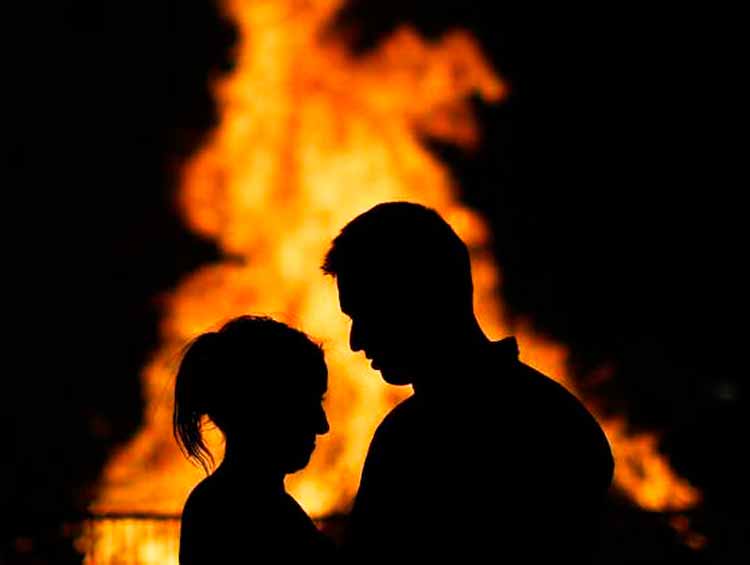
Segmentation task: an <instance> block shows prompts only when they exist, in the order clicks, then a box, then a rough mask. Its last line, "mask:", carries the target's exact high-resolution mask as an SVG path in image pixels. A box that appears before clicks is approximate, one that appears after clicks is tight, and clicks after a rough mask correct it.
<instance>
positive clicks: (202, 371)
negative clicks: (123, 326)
mask: <svg viewBox="0 0 750 565" xmlns="http://www.w3.org/2000/svg"><path fill="white" fill-rule="evenodd" d="M327 381H328V372H327V369H326V365H325V360H324V357H323V351H322V349H321V348H320V346H318V345H316V344H315V343H313V342H312V341H311V340H310V338H309V337H307V336H306V335H305V334H304V333H302V332H300V331H298V330H295V329H293V328H290V327H289V326H287V325H285V324H282V323H281V322H277V321H274V320H272V319H270V318H265V317H256V316H241V317H239V318H235V319H233V320H231V321H230V322H228V323H226V324H225V325H224V326H223V327H222V328H221V329H220V330H219V331H217V332H209V333H205V334H202V335H200V336H199V337H198V338H196V339H195V340H194V341H193V342H192V343H190V345H189V346H188V347H187V350H186V351H185V354H184V356H183V358H182V361H181V363H180V367H179V370H178V372H177V381H176V383H175V405H174V415H173V429H174V434H175V437H176V439H177V442H178V444H179V445H180V447H181V448H182V449H183V451H184V453H185V454H186V455H187V456H188V457H189V458H191V459H193V460H195V461H197V462H199V463H200V464H201V465H202V466H203V467H204V468H208V465H209V463H210V462H212V461H213V459H212V457H211V454H210V452H209V451H208V448H207V447H206V444H205V443H204V441H203V438H202V436H201V422H202V420H203V417H204V416H208V417H209V418H210V419H211V420H212V421H213V422H214V423H215V424H216V426H218V427H219V429H221V431H222V432H223V433H224V436H225V437H226V441H227V446H228V448H229V447H230V446H231V449H233V450H243V451H244V452H245V455H247V456H248V458H250V457H256V458H257V463H258V465H259V466H264V465H265V466H271V467H273V468H274V469H276V470H279V471H282V472H283V473H291V472H294V471H297V470H299V469H301V468H303V467H304V466H305V465H306V464H307V462H308V461H309V459H310V455H311V454H312V451H313V449H314V447H315V436H316V435H317V434H323V433H326V432H327V431H328V422H327V421H326V416H325V412H324V411H323V407H322V397H323V395H324V394H325V392H326V389H327Z"/></svg>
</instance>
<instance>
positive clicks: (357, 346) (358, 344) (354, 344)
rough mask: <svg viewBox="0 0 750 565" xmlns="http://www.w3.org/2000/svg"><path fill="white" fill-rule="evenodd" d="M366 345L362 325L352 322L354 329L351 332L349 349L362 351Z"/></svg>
mask: <svg viewBox="0 0 750 565" xmlns="http://www.w3.org/2000/svg"><path fill="white" fill-rule="evenodd" d="M363 347H364V344H363V343H362V330H361V329H360V324H358V323H357V322H352V327H351V329H350V330H349V348H350V349H351V350H352V351H362V348H363Z"/></svg>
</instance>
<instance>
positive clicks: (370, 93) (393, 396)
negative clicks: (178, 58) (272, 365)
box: [84, 0, 699, 563]
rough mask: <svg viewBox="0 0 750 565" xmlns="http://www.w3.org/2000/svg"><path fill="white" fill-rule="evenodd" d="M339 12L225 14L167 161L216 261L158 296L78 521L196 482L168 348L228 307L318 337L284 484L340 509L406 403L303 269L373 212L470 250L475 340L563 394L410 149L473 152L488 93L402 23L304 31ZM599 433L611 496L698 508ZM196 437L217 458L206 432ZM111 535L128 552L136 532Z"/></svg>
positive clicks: (311, 509)
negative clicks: (215, 70)
mask: <svg viewBox="0 0 750 565" xmlns="http://www.w3.org/2000/svg"><path fill="white" fill-rule="evenodd" d="M340 4H341V1H340V0H315V1H308V2H299V1H294V0H288V1H281V0H279V1H274V2H265V1H256V2H252V1H242V0H229V1H227V2H225V7H226V10H227V11H228V13H229V15H230V16H231V17H232V19H233V20H234V21H235V22H236V25H237V28H238V43H237V46H236V53H235V58H236V66H235V69H234V70H233V72H232V73H231V74H230V75H229V76H227V77H225V78H222V79H221V80H220V81H219V82H218V83H217V84H216V85H215V95H216V101H217V104H218V108H219V115H220V122H219V125H218V127H217V128H216V129H215V130H214V131H213V132H212V133H211V134H210V135H209V137H208V139H207V141H206V143H205V144H204V146H203V147H202V148H201V149H200V150H199V151H198V152H197V153H196V154H195V155H194V157H193V158H192V159H191V160H190V161H189V162H188V163H187V164H186V166H185V167H184V171H183V173H184V174H183V180H182V184H181V187H180V192H179V205H180V207H181V211H182V214H183V217H184V219H185V221H186V223H187V224H188V226H189V227H190V228H191V229H192V230H194V231H195V232H197V233H199V234H202V235H204V236H206V237H209V238H211V239H213V240H215V241H216V242H217V243H218V245H219V246H220V248H221V249H222V250H223V252H224V253H225V256H226V257H227V259H225V260H223V261H221V262H218V263H216V264H212V265H208V266H205V267H203V268H202V269H200V270H198V271H197V272H195V273H193V274H191V275H190V276H189V277H187V278H186V279H185V280H184V281H183V282H182V283H181V284H180V285H179V287H178V288H176V289H175V290H174V291H173V292H172V293H171V294H170V295H169V297H167V299H166V304H165V309H164V314H163V319H162V323H161V340H162V341H161V346H160V348H159V349H158V350H157V351H156V352H155V353H154V355H153V357H152V359H151V361H150V363H149V364H148V365H147V367H145V369H144V371H143V387H144V396H145V398H146V399H147V405H146V410H145V421H144V424H143V428H142V429H141V430H140V432H139V434H138V435H137V437H135V438H134V439H133V441H132V442H130V443H129V444H128V445H126V446H125V447H124V448H123V449H122V450H121V451H120V452H119V453H118V454H116V455H115V456H114V457H113V458H112V459H111V461H110V462H109V463H108V465H107V467H106V469H105V471H104V474H103V477H102V486H101V489H100V492H99V496H98V499H97V501H96V503H95V504H94V505H93V507H92V511H94V512H97V513H124V514H132V513H159V514H172V515H178V514H179V512H180V510H181V508H182V505H183V504H184V501H185V499H186V497H187V495H188V493H189V491H190V489H191V488H192V487H193V486H194V485H195V484H196V483H197V482H198V481H199V480H200V479H201V478H202V476H203V475H202V473H201V471H200V470H199V469H197V468H195V467H192V466H191V465H190V464H189V463H187V462H186V461H185V460H184V458H183V457H182V455H181V454H180V452H179V451H178V449H177V447H176V445H175V442H174V440H173V438H172V435H171V411H172V403H171V402H172V399H171V395H172V387H173V383H174V372H175V369H176V364H177V361H178V359H179V354H180V352H181V350H182V348H183V347H184V346H185V344H186V343H187V342H188V340H190V339H191V338H193V337H194V336H196V335H197V334H199V333H202V332H204V331H206V330H209V329H215V328H216V327H218V326H220V325H221V323H222V322H223V321H225V320H227V319H229V318H231V317H234V316H236V315H238V314H241V313H261V314H267V315H270V316H273V317H275V318H277V319H280V320H282V321H284V322H287V323H289V324H291V325H293V326H295V327H299V328H300V329H302V330H304V331H305V332H307V333H309V334H310V335H312V336H313V337H314V338H316V339H318V340H320V341H321V342H322V343H323V346H324V349H325V351H326V359H327V362H328V364H329V371H330V377H329V393H328V400H327V405H326V410H327V412H328V415H329V420H330V422H331V433H330V434H328V435H327V436H324V437H321V438H319V439H318V447H317V450H316V452H315V454H314V456H313V459H312V461H311V463H310V465H309V466H308V468H307V469H305V470H304V471H302V472H300V473H298V474H296V475H294V476H291V477H289V479H288V482H287V486H288V489H289V491H290V493H291V494H292V495H293V496H294V497H295V498H296V499H297V500H298V501H299V502H300V504H301V505H302V506H303V507H304V508H305V509H306V510H307V511H308V513H310V514H311V515H312V516H313V517H322V516H326V515H331V514H334V513H338V512H345V511H346V510H347V508H348V506H349V504H350V502H351V500H352V498H353V496H354V494H355V492H356V489H357V486H358V482H359V473H360V470H361V467H362V463H363V461H364V456H365V453H366V449H367V445H368V443H369V440H370V438H371V436H372V433H373V431H374V429H375V427H376V425H377V423H378V422H379V421H380V419H381V418H382V416H383V415H384V414H385V413H386V412H387V411H388V410H389V409H390V407H392V406H393V405H394V404H395V403H397V402H398V401H399V400H400V399H402V398H403V397H404V396H405V395H406V394H408V392H409V391H407V390H402V389H398V388H392V387H388V386H387V385H385V384H383V383H382V381H381V379H380V378H379V375H377V374H376V373H374V372H373V371H372V370H371V369H370V368H369V367H368V365H367V363H366V362H365V360H364V358H362V356H361V355H355V354H353V353H351V352H350V351H349V350H348V324H347V322H346V318H345V317H344V316H343V315H342V314H341V313H340V312H339V310H338V301H337V297H336V289H335V284H334V282H333V281H332V280H330V279H328V278H327V277H324V276H323V275H322V273H321V272H320V269H319V265H320V262H321V260H322V257H323V255H324V253H325V251H326V249H327V246H328V244H329V242H330V241H331V239H332V238H333V237H334V236H335V235H336V234H337V233H338V230H339V229H340V228H341V227H342V226H343V225H344V224H345V223H346V222H347V221H349V220H350V219H352V218H353V217H355V216H356V215H357V214H359V213H361V212H363V211H365V210H366V209H368V208H370V207H371V206H373V205H375V204H377V203H379V202H383V201H389V200H411V201H417V202H420V203H423V204H425V205H427V206H430V207H433V208H435V209H436V210H438V211H439V212H440V213H441V214H442V215H443V217H445V218H446V219H447V220H448V221H449V223H451V225H453V227H454V228H455V229H456V231H457V232H458V234H459V235H460V236H461V238H462V239H463V240H464V241H466V242H467V244H468V245H469V247H470V249H471V257H472V267H473V271H474V283H475V289H476V290H475V302H476V308H477V312H478V315H479V318H480V322H481V324H482V327H483V328H484V329H485V331H486V332H487V334H488V335H490V336H492V337H494V338H500V337H504V336H505V335H508V334H511V333H512V334H515V335H516V336H517V338H518V340H519V344H520V347H521V352H522V357H523V358H524V360H525V361H526V362H528V363H529V364H531V365H533V366H534V367H537V368H538V369H540V370H542V371H543V372H545V373H547V374H549V375H551V376H552V377H554V378H555V379H557V380H559V381H560V382H562V383H564V384H565V385H566V386H567V387H568V388H569V389H571V390H575V388H574V384H573V380H572V379H571V378H570V377H569V375H568V372H567V369H566V357H567V351H566V349H565V348H564V347H563V346H561V345H558V344H554V343H551V342H549V341H546V340H544V339H541V338H539V337H538V336H535V335H534V334H533V333H532V332H531V331H528V330H526V329H524V328H519V327H509V326H508V325H507V323H506V322H505V321H504V316H503V306H502V304H500V303H499V298H498V296H499V292H498V291H499V284H500V280H499V274H498V273H499V271H498V269H497V267H496V266H495V265H494V263H493V260H492V258H491V254H490V251H489V244H490V233H489V231H488V228H487V227H486V225H485V223H484V222H483V220H482V219H481V218H480V217H479V216H478V215H477V214H476V213H474V212H473V211H471V210H469V209H467V208H465V207H464V206H462V205H461V203H460V202H459V200H458V196H457V189H456V187H455V186H454V184H453V181H452V179H451V178H450V175H449V174H448V172H447V170H446V168H445V167H444V166H443V165H442V164H441V163H439V162H438V161H437V160H436V158H435V157H434V156H433V155H432V154H430V153H429V152H428V151H427V150H426V149H425V148H424V146H423V145H422V143H421V141H420V139H421V138H422V137H424V136H426V135H429V136H432V137H437V138H440V139H442V140H445V141H449V142H452V143H455V144H458V145H461V146H464V147H471V146H473V145H475V144H477V143H478V141H479V140H478V128H477V124H476V123H475V121H474V118H473V116H472V113H471V109H470V106H469V104H468V101H467V100H468V96H469V95H471V94H474V93H476V94H478V95H479V96H481V97H482V98H483V99H484V100H485V101H488V102H499V101H501V100H502V98H503V96H504V93H505V85H504V84H503V82H502V81H501V79H500V78H499V77H498V76H497V75H496V74H495V72H494V71H493V70H492V68H491V67H490V66H489V64H488V63H487V62H486V61H485V59H484V58H483V56H482V54H481V52H480V50H479V48H478V45H477V44H476V42H475V41H474V40H473V39H472V37H471V36H470V35H468V34H467V33H465V32H461V31H457V32H453V33H449V34H447V35H445V36H444V37H442V38H441V39H439V40H437V41H434V42H427V41H425V40H424V39H422V38H420V37H419V36H418V35H417V34H416V32H414V31H413V30H411V29H409V28H406V27H404V28H401V29H399V30H397V31H396V32H395V33H394V34H393V35H392V36H391V37H390V38H388V39H387V40H385V41H384V42H383V43H382V45H380V46H379V48H378V49H376V50H374V51H373V52H371V53H370V54H367V55H364V56H360V57H354V56H353V55H351V54H350V53H349V52H348V51H347V50H346V48H345V47H344V46H343V44H342V43H341V42H338V41H336V38H335V37H329V36H323V35H321V30H322V29H323V28H324V26H325V24H326V23H327V21H328V20H329V19H330V17H331V16H332V15H333V13H334V12H335V11H336V10H337V9H338V8H339V6H340ZM322 37H326V39H322ZM584 400H585V399H584ZM589 408H590V409H591V410H592V411H593V412H594V413H596V412H597V410H596V406H593V405H589ZM600 421H601V422H602V424H603V427H604V428H605V431H606V432H607V435H608V437H609V440H610V442H611V444H612V447H613V451H614V453H615V457H616V461H617V472H616V476H615V482H616V485H617V487H619V489H621V490H622V491H623V492H625V493H626V494H627V495H628V496H629V497H630V498H631V499H632V500H633V501H634V502H636V503H637V504H639V505H640V506H642V507H643V508H646V509H649V510H659V511H664V510H673V511H674V510H681V509H686V508H689V507H691V506H692V505H694V504H696V503H697V501H698V499H699V493H698V492H697V491H695V490H694V489H693V488H692V487H690V485H688V484H687V483H686V482H684V481H683V480H681V479H680V478H679V477H677V476H676V475H675V474H674V473H673V472H672V470H671V469H670V467H669V465H668V463H667V461H666V460H665V459H664V458H663V457H662V456H661V455H659V453H658V451H657V448H656V447H657V446H656V443H657V442H656V440H655V438H654V437H652V436H645V435H642V436H638V437H632V436H630V435H629V434H628V433H627V431H626V429H627V427H626V425H625V419H624V418H619V419H613V420H604V419H602V418H601V417H600ZM211 442H212V444H213V445H214V446H215V448H216V449H217V450H219V451H220V450H221V442H220V438H219V437H218V433H214V434H213V437H212V440H211ZM217 459H220V457H219V458H217ZM487 481H488V482H491V481H492V477H487ZM248 511H249V512H252V509H248ZM107 527H108V528H111V527H112V526H111V525H109V526H107ZM128 527H132V524H129V525H128ZM93 529H94V531H92V532H90V536H89V541H88V543H84V545H85V550H86V552H87V558H86V559H87V561H86V562H87V563H106V562H109V561H110V559H111V557H107V556H112V555H117V549H116V548H113V547H111V544H109V545H108V542H107V540H109V539H112V535H110V534H107V533H105V532H103V531H98V530H96V525H95V524H94V528H93ZM170 531H171V530H170ZM174 535H175V534H174V532H172V534H171V537H170V536H168V535H165V536H163V537H164V540H163V542H160V541H159V539H160V538H159V537H158V536H157V537H156V538H155V539H154V538H153V536H152V538H151V539H149V540H148V543H147V544H145V543H144V545H143V547H148V552H146V553H144V554H143V555H142V556H141V557H139V558H138V560H137V562H141V563H151V562H153V563H176V547H175V544H174V540H173V539H171V538H173V537H174ZM125 538H127V540H128V543H130V544H132V543H138V539H137V538H138V534H137V532H134V533H133V534H132V535H131V534H128V535H127V536H125ZM167 538H170V539H167ZM170 540H171V541H170ZM160 543H161V545H160ZM152 557H153V559H152Z"/></svg>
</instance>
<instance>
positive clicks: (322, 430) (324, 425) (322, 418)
mask: <svg viewBox="0 0 750 565" xmlns="http://www.w3.org/2000/svg"><path fill="white" fill-rule="evenodd" d="M330 429H331V427H330V426H329V425H328V418H327V417H326V412H325V410H323V407H322V406H321V407H320V415H319V416H318V429H317V430H316V431H315V432H316V433H317V434H318V435H323V434H327V433H328V430H330Z"/></svg>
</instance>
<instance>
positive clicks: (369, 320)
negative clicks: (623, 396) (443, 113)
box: [174, 202, 614, 565]
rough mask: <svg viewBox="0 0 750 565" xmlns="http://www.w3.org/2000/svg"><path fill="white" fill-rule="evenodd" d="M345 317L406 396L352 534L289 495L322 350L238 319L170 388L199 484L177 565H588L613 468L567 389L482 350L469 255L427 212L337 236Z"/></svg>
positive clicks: (387, 432) (328, 263)
mask: <svg viewBox="0 0 750 565" xmlns="http://www.w3.org/2000/svg"><path fill="white" fill-rule="evenodd" d="M323 271H324V273H326V274H328V275H331V276H332V277H334V278H335V280H336V283H337V287H338V296H339V303H340V308H341V311H342V312H343V313H344V314H345V315H346V316H348V317H349V318H350V319H351V330H350V347H351V349H352V351H355V352H357V351H363V352H364V354H365V355H366V356H367V358H368V359H370V360H371V362H372V367H373V368H374V369H376V370H377V371H379V372H380V374H381V375H382V377H383V379H384V380H385V381H386V382H388V383H391V384H394V385H412V386H413V394H412V396H410V397H409V398H407V399H406V400H405V401H403V402H402V403H401V404H399V405H398V406H396V407H395V408H394V409H393V410H392V411H391V412H390V413H389V414H388V415H387V416H386V417H385V419H384V420H383V421H382V423H381V424H380V425H379V427H378V429H377V431H376V432H375V435H374V437H373V439H372V442H371V444H370V448H369V451H368V454H367V459H366V461H365V465H364V469H363V471H362V476H361V481H360V486H359V491H358V493H357V496H356V498H355V501H354V506H353V508H352V511H351V514H350V516H349V523H348V531H347V533H346V535H345V536H344V539H343V540H341V541H340V543H339V544H334V543H333V542H332V541H331V540H329V539H328V538H327V537H326V536H324V535H323V534H322V533H321V532H319V531H318V529H317V528H316V527H315V525H314V524H313V522H312V521H311V520H310V518H309V517H308V516H307V515H306V514H305V512H304V511H303V510H302V508H301V507H300V506H299V505H298V504H297V503H296V501H295V500H294V499H293V498H292V497H291V496H290V495H288V494H287V493H286V492H285V490H284V484H283V480H284V476H285V475H286V474H288V473H293V472H295V471H298V470H300V469H302V468H303V467H305V465H306V464H307V462H308V461H309V459H310V456H311V454H312V452H313V450H314V448H315V438H316V436H317V435H319V434H324V433H326V432H327V431H328V422H327V420H326V415H325V412H324V409H323V405H322V401H323V396H324V395H325V392H326V389H327V370H326V364H325V359H324V355H323V351H322V349H321V348H320V347H319V346H318V345H316V344H315V343H314V342H313V341H312V340H311V339H310V338H309V337H308V336H306V335H305V334H303V333H302V332H300V331H298V330H296V329H293V328H290V327H288V326H286V325H285V324H282V323H280V322H277V321H274V320H272V319H269V318H264V317H253V316H241V317H239V318H236V319H234V320H232V321H230V322H228V323H227V324H226V325H224V326H223V327H222V328H221V329H220V330H219V331H218V332H211V333H206V334H203V335H201V336H199V337H198V338H197V339H196V340H195V341H193V342H192V343H191V344H190V345H189V347H188V349H187V350H186V352H185V355H184V357H183V359H182V362H181V365H180V368H179V371H178V374H177V380H176V385H175V408H174V432H175V436H176V438H177V441H178V443H179V444H180V446H181V448H182V449H183V451H184V453H185V454H186V455H187V456H188V457H189V458H191V459H193V460H195V461H197V462H198V463H200V464H201V465H203V467H204V468H205V469H206V470H207V472H208V470H209V468H210V467H211V466H212V463H213V459H212V457H211V453H210V451H209V450H208V448H207V446H206V444H205V443H204V441H203V438H202V436H201V421H202V419H203V417H204V416H208V417H209V418H210V419H211V420H212V421H213V422H214V423H215V425H216V426H217V427H218V428H220V429H221V431H222V432H223V434H224V436H225V439H226V451H225V456H224V459H223V461H222V462H221V465H220V466H219V467H218V468H217V469H216V470H215V471H214V472H213V473H211V474H210V475H209V476H207V477H206V478H205V479H204V480H203V481H202V482H201V483H199V484H198V486H196V487H195V489H193V491H192V492H191V494H190V496H189V497H188V500H187V502H186V503H185V507H184V510H183V514H182V526H181V528H182V529H181V535H180V563H181V564H182V565H189V564H206V563H235V562H249V561H254V560H255V561H262V562H287V561H289V562H291V561H292V560H295V561H298V562H304V561H307V562H319V561H320V562H323V561H334V562H353V563H363V562H364V563H368V562H373V563H374V562H385V561H390V562H397V563H417V562H420V563H421V562H431V561H433V560H435V561H437V560H440V561H443V560H447V561H448V562H462V563H463V562H480V561H481V562H486V561H495V562H508V563H543V562H553V561H555V562H568V561H569V560H572V562H574V563H586V562H587V561H590V560H591V559H592V557H593V552H594V551H595V548H596V542H597V537H598V530H599V527H600V526H599V523H600V518H601V514H602V510H603V505H604V502H605V497H606V493H607V491H608V489H609V486H610V482H611V480H612V474H613V469H614V462H613V459H612V455H611V451H610V448H609V444H608V442H607V440H606V438H605V436H604V434H603V432H602V430H601V428H600V427H599V425H598V424H597V422H596V420H595V419H594V418H593V417H592V416H591V414H590V413H589V412H588V411H587V410H586V408H585V407H584V406H583V405H582V404H581V403H580V402H579V401H578V400H577V399H576V398H575V397H574V396H573V395H572V394H571V393H569V392H568V391H567V390H566V389H565V388H563V387H562V386H560V385H559V384H557V383H556V382H554V381H553V380H551V379H549V378H548V377H546V376H544V375H543V374H541V373H540V372H538V371H536V370H535V369H533V368H531V367H529V366H528V365H525V364H524V363H522V362H521V361H519V358H518V355H519V352H518V347H517V344H516V341H515V339H514V338H512V337H508V338H505V339H503V340H500V341H497V342H493V341H491V340H490V339H489V338H488V337H487V336H486V335H485V334H484V333H483V331H482V330H481V328H480V326H479V324H478V322H477V319H476V317H475V314H474V310H473V300H472V298H473V297H472V294H473V286H472V278H471V267H470V262H469V254H468V250H467V248H466V245H465V244H464V243H463V242H462V241H461V239H460V238H459V237H458V236H457V235H456V233H455V232H454V231H453V229H452V228H451V227H450V226H449V225H448V223H447V222H445V221H444V220H443V219H442V218H441V217H440V216H439V215H438V214H437V213H436V212H435V211H434V210H431V209H429V208H426V207H424V206H421V205H418V204H413V203H408V202H389V203H384V204H379V205H377V206H375V207H374V208H372V209H370V210H369V211H367V212H365V213H363V214H361V215H360V216H358V217H356V218H355V219H354V220H352V221H351V222H350V223H349V224H347V225H346V226H345V227H344V228H343V230H342V231H341V233H340V234H339V235H338V236H337V237H336V238H335V239H334V240H333V242H332V244H331V247H330V249H329V250H328V253H327V255H326V257H325V260H324V262H323Z"/></svg>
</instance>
